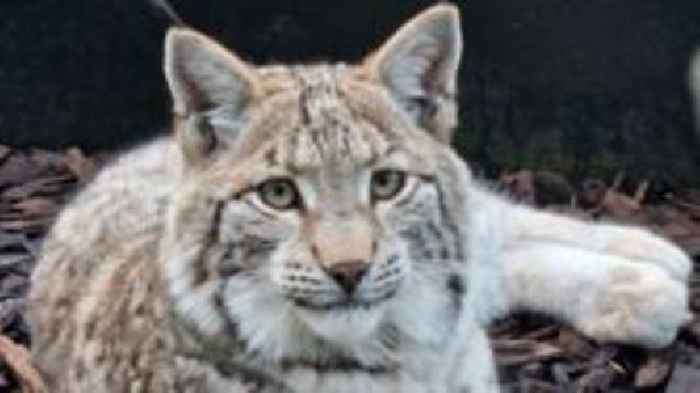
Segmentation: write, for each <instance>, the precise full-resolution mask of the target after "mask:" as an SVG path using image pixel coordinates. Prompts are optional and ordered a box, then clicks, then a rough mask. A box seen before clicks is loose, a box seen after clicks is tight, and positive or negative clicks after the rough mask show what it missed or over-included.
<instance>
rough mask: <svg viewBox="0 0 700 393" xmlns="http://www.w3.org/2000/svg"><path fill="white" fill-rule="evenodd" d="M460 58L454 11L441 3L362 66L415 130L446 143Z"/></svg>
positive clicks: (453, 122)
mask: <svg viewBox="0 0 700 393" xmlns="http://www.w3.org/2000/svg"><path fill="white" fill-rule="evenodd" d="M461 54H462V33H461V27H460V22H459V10H458V9H457V7H455V6H452V5H446V4H441V5H437V6H434V7H432V8H430V9H428V10H426V11H424V12H422V13H420V14H419V15H417V16H416V17H414V18H413V19H412V20H411V21H409V22H408V23H406V24H405V25H404V26H403V27H402V28H401V29H399V31H398V32H396V33H395V34H394V35H393V36H392V37H391V38H390V39H389V40H388V41H387V42H386V43H385V44H384V45H383V46H382V47H381V48H380V49H379V50H378V51H377V52H376V53H375V54H373V55H372V56H370V58H369V59H368V60H367V62H366V63H365V66H366V67H368V71H369V73H370V75H371V77H372V78H373V79H374V80H375V81H377V82H379V83H381V84H383V85H384V86H385V87H386V88H388V89H389V91H390V92H391V95H392V96H393V97H394V99H395V100H396V101H397V102H398V103H399V105H400V106H401V107H402V108H403V109H404V110H405V111H406V112H408V113H409V114H410V115H411V116H412V117H413V118H414V119H415V121H416V123H417V124H418V125H419V126H420V127H422V128H424V129H426V130H427V131H428V132H430V133H432V134H433V135H434V136H435V137H436V138H437V139H439V140H441V141H443V142H445V143H448V142H449V141H450V138H451V136H452V130H453V128H454V127H455V125H456V122H457V106H456V103H455V94H456V85H457V71H458V68H459V60H460V57H461Z"/></svg>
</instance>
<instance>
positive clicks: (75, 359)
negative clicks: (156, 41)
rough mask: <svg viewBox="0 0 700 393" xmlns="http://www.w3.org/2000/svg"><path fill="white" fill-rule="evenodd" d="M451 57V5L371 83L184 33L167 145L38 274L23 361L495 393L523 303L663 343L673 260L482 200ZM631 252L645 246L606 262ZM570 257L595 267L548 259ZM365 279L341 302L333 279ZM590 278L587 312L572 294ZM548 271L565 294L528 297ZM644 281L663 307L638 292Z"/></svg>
mask: <svg viewBox="0 0 700 393" xmlns="http://www.w3.org/2000/svg"><path fill="white" fill-rule="evenodd" d="M460 52H461V34H460V27H459V19H458V15H457V11H456V9H455V8H454V7H452V6H449V5H438V6H436V7H433V8H432V9H430V10H428V11H426V12H424V13H422V14H421V15H419V16H417V17H416V18H415V19H413V20H412V21H410V22H409V23H408V24H407V25H406V26H404V27H403V28H402V29H401V30H400V31H399V32H398V33H396V34H395V35H394V36H393V37H392V38H391V39H390V40H389V41H388V42H387V43H386V44H385V45H384V46H382V47H381V48H380V49H379V50H378V51H376V52H375V53H373V54H372V55H370V56H369V57H368V58H367V59H366V60H365V61H364V62H362V63H360V64H357V65H346V64H316V65H303V66H264V67H254V66H252V65H250V64H247V63H245V62H243V61H242V60H240V59H239V58H238V57H236V56H235V55H234V54H232V53H231V52H229V51H227V50H225V49H224V48H222V47H221V46H219V45H218V44H217V43H215V42H214V41H212V40H211V39H209V38H207V37H205V36H203V35H201V34H199V33H196V32H193V31H190V30H184V29H174V30H171V31H170V32H169V33H168V37H167V39H166V51H165V74H166V78H167V81H168V84H169V87H170V89H171V93H172V96H173V101H174V112H175V113H174V115H175V122H174V123H175V126H174V128H175V130H174V131H175V132H174V137H172V138H163V139H160V140H158V141H155V142H153V143H151V144H148V145H146V146H144V147H142V148H140V149H137V150H135V151H133V152H130V153H128V154H126V155H125V156H123V157H122V158H121V159H119V160H117V161H116V162H115V163H114V164H113V165H111V166H110V167H108V168H107V169H105V170H104V171H103V172H102V173H101V174H100V175H99V176H98V178H97V179H96V180H95V181H94V183H93V184H92V185H90V186H88V187H87V188H86V189H85V190H84V191H83V192H82V193H81V194H80V195H79V196H78V198H76V200H75V201H74V202H73V203H72V204H71V205H70V206H68V207H67V208H66V210H65V211H64V212H63V213H62V214H61V216H60V218H59V219H58V221H57V223H56V225H55V227H54V228H53V230H52V232H51V235H50V236H49V238H48V239H47V242H46V245H45V248H44V251H43V256H42V258H41V261H40V262H39V265H38V267H37V269H36V272H35V273H34V277H33V288H32V291H31V296H30V302H31V309H30V318H31V324H32V332H33V336H34V345H33V354H34V357H35V360H36V363H37V365H38V366H39V368H40V369H41V371H42V373H43V374H44V375H45V376H46V378H47V381H48V383H49V385H50V386H51V391H52V392H57V393H68V392H71V393H81V392H84V393H86V392H105V393H116V392H151V393H161V392H163V393H164V392H197V393H218V392H234V391H235V392H238V391H241V392H245V391H247V390H250V389H253V390H254V391H263V392H270V393H281V392H297V393H301V392H303V393H314V392H315V393H343V392H348V393H350V392H359V391H362V392H368V393H372V392H374V393H378V392H381V393H384V392H402V393H428V392H446V393H456V392H480V393H489V392H496V391H497V390H498V388H497V378H496V375H495V372H494V366H493V360H492V355H491V352H490V350H489V347H488V342H487V338H486V334H485V332H484V328H485V326H486V324H487V323H488V321H489V320H490V319H492V318H493V317H494V316H496V315H500V314H502V313H504V312H506V311H507V310H509V309H511V308H515V307H529V308H532V309H536V310H540V311H545V312H551V313H552V314H555V315H558V316H561V317H562V318H564V319H566V320H568V321H570V322H571V323H573V324H574V325H575V326H576V327H578V328H581V329H582V330H583V331H584V332H586V333H588V334H590V335H592V336H593V337H595V338H601V339H616V340H621V341H628V342H637V343H643V344H647V345H657V346H658V345H663V344H665V343H667V342H669V341H670V340H671V339H672V338H673V335H674V334H675V331H676V329H677V327H678V325H679V324H680V323H681V322H682V321H684V320H685V318H686V317H687V311H686V306H687V305H686V303H685V302H686V300H685V298H684V297H683V296H684V295H685V286H684V280H685V279H686V278H687V270H688V261H687V258H686V257H685V256H684V255H683V254H682V253H680V252H679V251H678V250H677V249H676V248H675V247H673V246H671V245H669V244H668V243H666V242H665V241H663V240H661V239H659V238H657V237H654V236H652V235H650V234H647V233H646V232H643V231H641V230H640V231H636V232H635V231H633V230H627V229H621V228H619V227H614V226H611V227H609V228H608V227H598V226H593V225H591V224H588V223H581V222H576V221H573V220H570V219H567V218H563V217H558V216H550V215H547V214H545V213H537V212H534V211H531V210H529V209H527V208H524V207H518V206H514V205H511V204H509V203H508V202H506V201H504V200H501V199H499V198H498V197H495V196H493V195H490V194H489V193H487V192H486V191H484V190H482V189H481V188H480V187H479V186H478V185H477V184H474V182H473V181H472V179H471V176H470V172H469V170H468V168H467V166H466V165H465V164H464V163H463V162H462V161H461V160H460V159H459V158H458V157H457V156H456V155H455V153H454V152H453V151H452V150H451V149H450V148H449V145H448V142H449V139H450V137H451V131H452V129H453V127H454V125H455V123H456V117H455V113H456V111H455V108H456V106H455V102H454V99H455V95H456V91H455V86H456V72H457V67H458V63H459V56H460ZM381 171H393V172H392V173H397V172H398V173H401V174H405V177H401V179H403V182H402V183H400V185H401V187H400V188H398V189H397V192H396V193H395V194H393V195H392V196H391V197H390V198H387V199H376V198H375V197H374V196H373V194H372V192H371V189H372V187H373V186H372V184H373V181H374V180H373V179H374V176H375V175H376V174H377V173H379V172H381ZM280 179H282V180H283V181H284V182H291V184H293V186H294V189H295V190H296V192H295V193H294V194H289V195H286V194H285V193H284V189H283V190H282V191H280V192H281V194H280V195H281V198H282V200H283V201H285V200H286V199H285V198H284V196H289V197H290V199H289V204H288V205H282V206H283V207H279V206H273V205H271V204H270V203H269V201H267V200H266V199H265V197H264V193H263V191H261V190H262V189H263V188H264V187H263V185H265V184H268V183H267V182H269V181H280ZM285 184H287V183H285ZM278 196H279V195H278ZM538 228H539V229H538ZM591 231H596V232H595V233H599V235H598V240H595V239H592V238H590V237H589V238H588V239H581V238H582V235H583V234H587V233H589V232H591ZM623 238H626V239H628V240H629V241H630V242H633V243H634V244H636V245H642V246H646V247H647V248H648V249H649V250H651V252H650V253H647V254H644V255H638V254H635V252H636V250H635V249H633V248H630V247H627V248H625V247H618V248H615V247H616V246H619V244H618V243H620V242H621V241H622V240H623ZM556 247H559V249H557V250H556V252H555V251H552V250H554V249H555V248H556ZM567 255H576V256H578V257H579V258H580V259H581V261H582V262H583V265H584V267H580V266H579V267H576V266H574V265H572V264H563V265H560V267H554V265H553V264H552V263H550V261H549V259H552V258H554V259H559V262H561V261H560V259H562V258H567ZM592 260H597V261H600V265H599V266H600V268H591V266H592V265H591V264H590V263H589V262H590V261H592ZM637 260H644V261H646V262H648V263H636V262H637ZM530 262H532V264H533V266H532V267H528V266H527V265H524V263H530ZM358 264H361V265H362V267H363V269H362V270H358V271H360V272H361V276H355V278H357V277H360V278H359V279H357V282H356V286H355V287H353V288H354V289H353V290H352V292H349V289H348V288H347V287H345V286H343V285H341V282H340V281H339V280H338V278H337V274H336V271H337V270H336V269H338V268H339V267H340V266H346V265H352V266H354V267H355V268H357V266H359V265H358ZM562 266H563V267H562ZM582 271H583V272H584V273H588V275H589V276H592V277H591V278H590V280H589V282H588V284H589V285H590V287H589V288H588V290H589V291H590V294H591V295H590V297H589V298H587V299H588V300H586V301H580V300H579V299H580V298H585V296H584V297H577V298H572V294H571V293H570V292H569V289H570V288H567V287H566V283H570V284H571V285H573V284H574V283H578V284H580V285H583V284H582V283H581V281H580V280H579V281H577V278H576V277H579V276H581V277H587V276H586V274H583V275H582V274H580V273H581V272H582ZM343 274H346V273H343ZM353 274H354V273H353ZM358 274H360V273H358ZM555 276H557V277H558V278H559V280H560V281H561V282H562V284H561V285H559V286H557V285H553V288H555V291H556V292H555V293H554V294H547V295H546V296H542V292H537V291H539V290H540V288H541V286H542V285H543V283H544V282H545V280H550V279H552V278H553V277H555ZM642 281H643V282H648V283H649V286H648V288H653V289H654V290H655V292H653V293H654V295H655V297H654V299H655V300H654V302H655V303H653V304H651V308H649V306H650V304H647V303H644V297H643V296H642V300H641V303H640V301H639V300H638V299H637V300H634V301H633V300H632V298H631V297H629V296H627V295H625V294H626V293H628V292H629V288H628V287H625V286H624V285H627V284H634V283H635V282H642ZM618 284H620V285H623V284H624V285H623V286H622V287H618V286H616V285H618ZM620 289H624V290H620ZM616 291H617V292H616ZM625 291H627V292H625ZM632 292H633V294H634V295H639V294H638V293H636V292H634V291H632ZM611 294H612V295H613V296H611ZM552 296H553V297H554V298H556V299H551V297H552ZM637 297H639V296H637ZM601 299H605V300H606V301H609V302H611V304H607V305H606V307H601ZM635 299H636V298H635ZM577 301H578V303H576V302H577ZM566 302H571V303H570V304H567V303H566ZM635 302H636V303H635ZM632 303H634V304H632ZM628 306H629V307H628ZM630 307H632V308H630ZM617 310H623V311H624V312H623V313H621V314H620V315H625V316H627V318H631V319H629V320H624V318H623V319H620V318H622V317H620V316H619V315H617V314H616V311H617ZM630 310H632V312H629V311H630ZM659 316H663V317H665V318H666V319H665V321H666V322H665V324H664V325H663V326H657V325H655V324H654V323H656V322H655V319H656V317H659ZM605 318H608V319H609V320H608V319H605ZM612 322H615V324H616V325H617V326H618V327H619V326H626V327H628V329H627V330H624V333H623V334H619V333H618V334H617V336H615V335H614V334H613V332H612V329H610V328H608V325H607V324H611V323H612ZM617 331H619V329H618V330H617Z"/></svg>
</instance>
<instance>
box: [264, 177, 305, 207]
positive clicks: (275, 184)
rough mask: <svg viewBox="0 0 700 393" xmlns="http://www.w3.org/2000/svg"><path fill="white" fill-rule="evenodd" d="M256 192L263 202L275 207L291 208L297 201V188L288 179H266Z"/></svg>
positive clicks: (295, 205)
mask: <svg viewBox="0 0 700 393" xmlns="http://www.w3.org/2000/svg"><path fill="white" fill-rule="evenodd" d="M258 194H259V195H260V199H261V200H262V201H263V202H265V203H266V204H267V205H269V206H271V207H273V208H275V209H292V208H295V207H297V205H298V202H299V196H298V193H297V189H296V187H295V186H294V183H292V181H291V180H289V179H272V180H268V181H266V182H264V183H263V184H262V185H261V186H260V188H259V190H258Z"/></svg>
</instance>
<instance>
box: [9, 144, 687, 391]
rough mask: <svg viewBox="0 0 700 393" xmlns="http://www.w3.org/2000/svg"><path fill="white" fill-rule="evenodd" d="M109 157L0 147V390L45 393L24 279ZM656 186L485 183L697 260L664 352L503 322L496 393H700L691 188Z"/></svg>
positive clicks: (516, 180) (534, 323) (526, 174)
mask: <svg viewBox="0 0 700 393" xmlns="http://www.w3.org/2000/svg"><path fill="white" fill-rule="evenodd" d="M108 157H109V155H95V156H90V157H88V156H86V154H84V153H83V152H82V151H81V150H80V149H78V148H71V149H67V150H65V151H47V150H40V149H29V150H17V149H13V148H10V147H7V146H3V145H0V392H11V393H19V392H22V393H40V392H45V391H46V388H45V386H44V385H43V382H42V381H41V379H40V378H39V375H38V374H37V373H36V370H34V369H33V368H32V366H31V363H30V361H29V355H28V352H27V348H28V346H29V345H30V336H29V330H28V327H27V324H26V321H25V319H24V312H25V308H26V303H25V299H24V297H25V295H26V293H27V289H28V286H29V275H30V273H31V271H32V268H33V267H34V263H35V260H36V257H37V253H38V252H39V250H40V244H41V240H42V238H43V236H44V235H45V234H46V231H47V229H48V227H49V226H50V225H51V222H52V221H53V219H54V218H55V216H56V214H57V212H58V211H59V210H60V208H61V206H63V205H64V204H65V203H66V202H67V201H68V200H70V198H71V197H72V195H74V194H75V192H76V190H78V189H79V188H80V186H81V185H82V184H85V183H86V182H88V181H89V180H90V179H91V178H92V176H93V175H94V173H95V172H96V170H97V168H99V167H100V166H101V165H102V164H103V163H104V162H105V161H106V160H107V159H108ZM655 182H656V180H655V179H644V180H641V181H639V182H637V183H635V184H634V187H632V188H631V189H630V187H629V183H630V181H629V179H625V176H624V175H622V174H621V175H619V176H617V177H616V178H615V179H613V180H612V181H611V182H610V184H608V183H606V182H604V181H602V180H600V179H588V180H586V181H583V182H582V184H580V185H577V186H576V187H574V186H573V185H571V184H570V183H569V182H568V181H567V180H566V179H565V178H564V177H562V176H561V175H559V174H557V173H553V172H546V171H528V170H522V171H518V172H515V173H504V174H503V175H502V176H501V178H499V179H498V180H497V181H495V182H494V183H495V185H496V186H497V187H499V188H501V189H502V190H503V191H504V192H506V193H508V194H510V195H511V196H512V197H513V198H514V199H516V200H519V201H521V202H523V203H529V204H533V205H538V206H540V207H543V208H546V209H552V210H556V211H561V212H565V213H568V214H573V215H576V216H580V217H589V218H593V219H598V218H601V217H602V218H606V219H614V220H617V221H622V222H625V223H632V224H639V225H646V226H648V227H651V228H652V229H653V230H655V231H658V232H660V233H662V234H664V235H665V236H667V237H668V238H670V239H671V240H673V241H675V242H676V243H677V244H679V245H680V246H681V247H683V248H684V249H685V250H686V251H687V252H688V253H689V254H690V255H691V256H693V258H694V260H695V261H696V266H695V267H696V271H695V272H694V274H693V276H692V278H691V291H690V292H691V293H690V296H691V298H690V304H691V308H692V309H693V312H695V313H698V314H699V315H698V316H696V318H695V319H694V320H693V321H692V322H691V323H690V324H689V325H688V326H687V327H686V328H684V329H683V331H682V332H681V334H680V336H679V338H678V339H677V340H676V342H675V343H674V344H673V345H672V346H671V347H669V348H666V349H663V350H658V351H648V350H643V349H640V348H635V347H627V346H620V345H598V344H596V343H594V342H592V341H591V340H589V339H587V338H585V337H583V336H581V335H580V334H578V333H577V332H575V331H574V330H573V329H571V328H569V327H567V326H565V325H562V324H560V323H557V322H555V321H553V320H551V319H548V318H546V317H543V316H539V315H530V314H521V315H516V316H513V317H510V318H507V319H504V320H502V321H500V322H499V323H497V324H496V325H495V326H494V327H493V329H492V330H491V337H492V342H493V346H494V349H495V351H496V359H497V362H498V365H499V368H500V373H501V378H502V383H503V391H504V392H512V393H548V392H572V393H579V392H581V393H583V392H617V393H625V392H640V391H641V392H667V393H691V392H700V190H694V189H682V190H675V189H669V188H668V187H657V186H656V184H655Z"/></svg>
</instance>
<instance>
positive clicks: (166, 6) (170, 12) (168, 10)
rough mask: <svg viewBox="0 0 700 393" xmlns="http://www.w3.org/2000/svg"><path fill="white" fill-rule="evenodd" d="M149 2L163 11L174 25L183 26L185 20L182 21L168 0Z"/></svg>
mask: <svg viewBox="0 0 700 393" xmlns="http://www.w3.org/2000/svg"><path fill="white" fill-rule="evenodd" d="M150 1H151V4H152V5H153V6H154V7H156V8H158V9H160V10H161V11H163V12H164V13H165V15H166V16H167V17H168V18H170V20H171V21H172V22H173V23H174V24H175V25H176V26H185V22H183V21H182V18H180V16H179V15H178V14H177V12H175V9H174V8H173V7H172V5H170V2H169V1H168V0H150Z"/></svg>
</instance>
